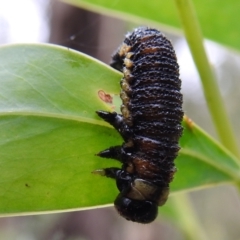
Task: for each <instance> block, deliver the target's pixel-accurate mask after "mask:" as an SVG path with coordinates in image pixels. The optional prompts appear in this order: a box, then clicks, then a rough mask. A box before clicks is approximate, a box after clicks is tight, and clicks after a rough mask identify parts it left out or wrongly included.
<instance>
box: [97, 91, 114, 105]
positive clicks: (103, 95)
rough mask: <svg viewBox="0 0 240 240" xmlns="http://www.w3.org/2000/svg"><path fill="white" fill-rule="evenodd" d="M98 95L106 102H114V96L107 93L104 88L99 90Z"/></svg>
mask: <svg viewBox="0 0 240 240" xmlns="http://www.w3.org/2000/svg"><path fill="white" fill-rule="evenodd" d="M98 96H99V98H100V99H101V100H102V101H104V102H105V103H111V104H112V96H111V95H110V94H108V93H105V92H104V91H103V90H99V91H98Z"/></svg>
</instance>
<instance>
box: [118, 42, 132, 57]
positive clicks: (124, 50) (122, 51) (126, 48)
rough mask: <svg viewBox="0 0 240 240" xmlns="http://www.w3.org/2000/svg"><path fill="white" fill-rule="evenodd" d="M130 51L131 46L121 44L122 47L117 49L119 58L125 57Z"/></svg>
mask: <svg viewBox="0 0 240 240" xmlns="http://www.w3.org/2000/svg"><path fill="white" fill-rule="evenodd" d="M130 49H131V46H129V45H127V44H126V43H123V44H122V46H121V47H120V48H119V51H118V54H119V56H120V57H122V56H125V55H126V54H127V53H128V52H129V51H130Z"/></svg>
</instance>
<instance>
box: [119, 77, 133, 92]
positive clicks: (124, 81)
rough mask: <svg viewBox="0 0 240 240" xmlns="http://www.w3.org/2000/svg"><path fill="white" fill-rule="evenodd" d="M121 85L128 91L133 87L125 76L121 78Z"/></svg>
mask: <svg viewBox="0 0 240 240" xmlns="http://www.w3.org/2000/svg"><path fill="white" fill-rule="evenodd" d="M121 87H122V90H123V91H125V92H127V93H129V92H130V91H131V88H130V86H129V84H128V82H127V81H126V79H125V78H123V79H122V80H121Z"/></svg>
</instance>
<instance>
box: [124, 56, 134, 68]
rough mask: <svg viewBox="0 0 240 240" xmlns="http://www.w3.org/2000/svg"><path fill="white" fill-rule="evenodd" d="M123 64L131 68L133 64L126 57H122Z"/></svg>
mask: <svg viewBox="0 0 240 240" xmlns="http://www.w3.org/2000/svg"><path fill="white" fill-rule="evenodd" d="M124 64H125V66H126V67H127V68H131V67H132V66H133V62H132V61H131V60H130V59H128V58H124Z"/></svg>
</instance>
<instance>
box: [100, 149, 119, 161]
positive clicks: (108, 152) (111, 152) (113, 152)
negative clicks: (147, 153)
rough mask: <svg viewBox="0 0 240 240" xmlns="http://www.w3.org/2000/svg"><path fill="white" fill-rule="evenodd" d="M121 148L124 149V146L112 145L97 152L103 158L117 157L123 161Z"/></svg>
mask: <svg viewBox="0 0 240 240" xmlns="http://www.w3.org/2000/svg"><path fill="white" fill-rule="evenodd" d="M121 149H122V146H115V147H110V148H108V149H105V150H103V151H101V152H99V153H97V154H96V155H97V156H99V157H103V158H112V159H116V160H119V161H120V162H121V161H122V155H121Z"/></svg>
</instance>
